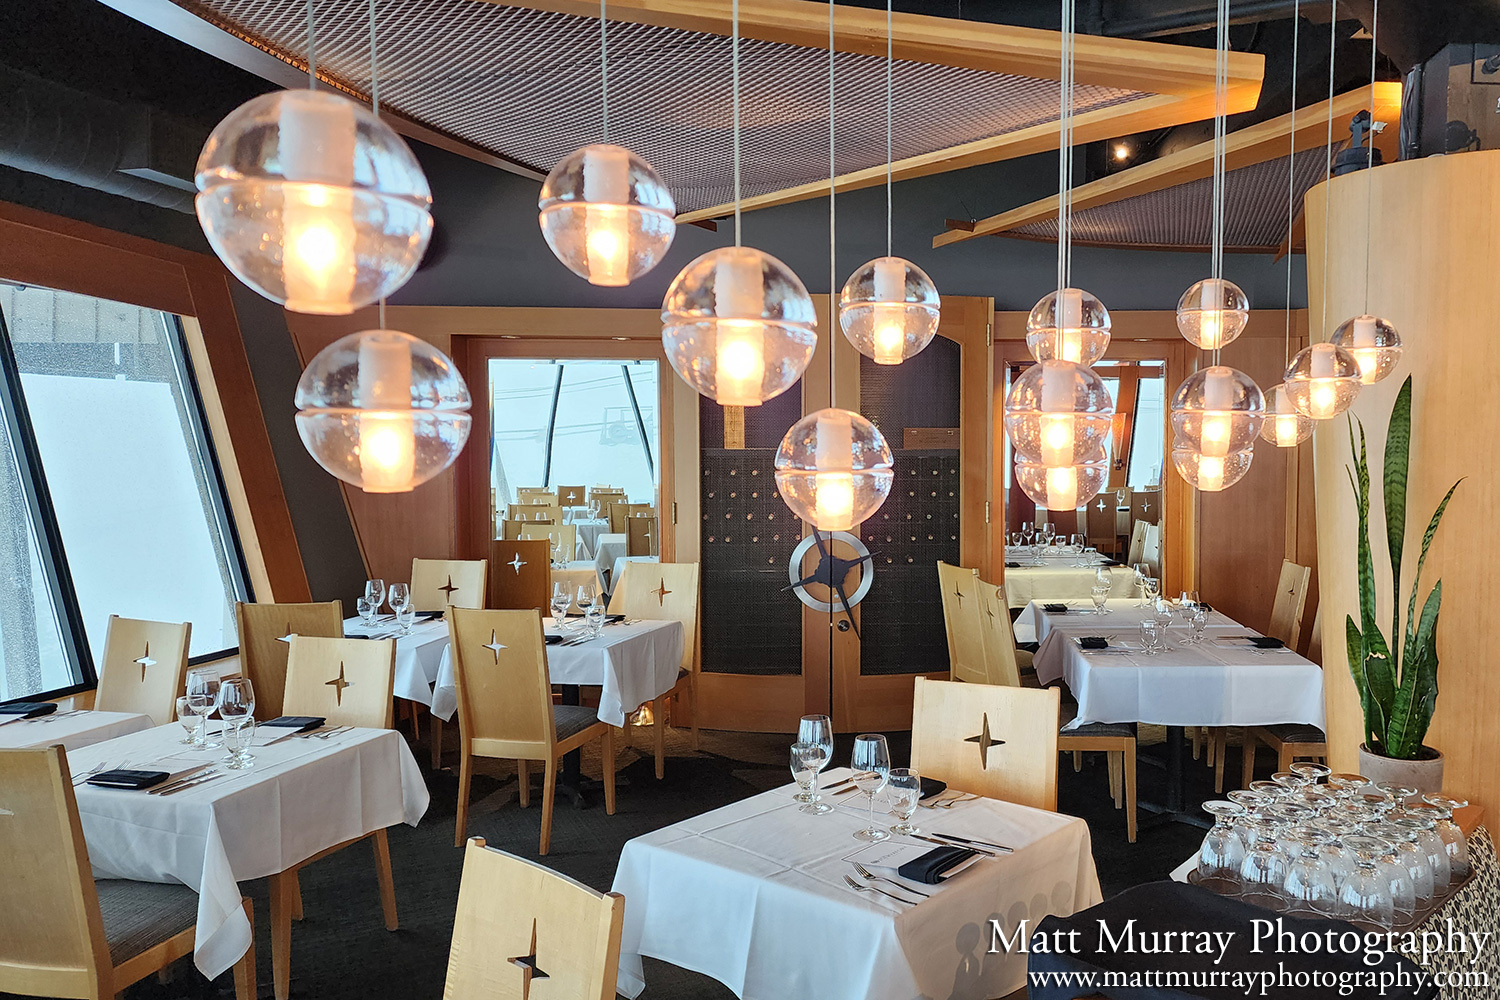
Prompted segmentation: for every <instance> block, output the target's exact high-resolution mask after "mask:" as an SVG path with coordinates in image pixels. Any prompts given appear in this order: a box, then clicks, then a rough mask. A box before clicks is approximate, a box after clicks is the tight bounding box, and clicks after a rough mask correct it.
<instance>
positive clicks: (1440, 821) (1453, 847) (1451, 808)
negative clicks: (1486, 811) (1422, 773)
mask: <svg viewBox="0 0 1500 1000" xmlns="http://www.w3.org/2000/svg"><path fill="white" fill-rule="evenodd" d="M1422 800H1423V801H1424V802H1426V803H1427V804H1428V805H1429V806H1431V807H1432V808H1434V809H1436V810H1437V813H1436V816H1437V832H1438V836H1440V837H1442V838H1443V844H1444V846H1446V847H1447V850H1448V867H1449V871H1450V873H1451V875H1450V878H1451V882H1452V884H1453V885H1457V884H1458V883H1460V882H1462V881H1463V880H1464V879H1466V878H1468V877H1469V871H1470V870H1471V868H1472V865H1471V864H1470V862H1469V844H1468V842H1467V841H1466V840H1465V839H1464V832H1463V830H1462V829H1461V828H1460V827H1459V825H1458V824H1457V823H1456V822H1454V820H1453V814H1454V813H1455V812H1457V811H1458V810H1460V809H1462V808H1464V807H1465V806H1467V805H1468V804H1469V803H1468V802H1466V801H1465V800H1463V799H1455V798H1453V797H1451V796H1448V795H1424V796H1422Z"/></svg>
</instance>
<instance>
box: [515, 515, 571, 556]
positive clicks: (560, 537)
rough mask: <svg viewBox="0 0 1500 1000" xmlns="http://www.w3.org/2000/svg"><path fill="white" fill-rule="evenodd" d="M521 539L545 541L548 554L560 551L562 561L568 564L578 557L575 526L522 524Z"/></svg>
mask: <svg viewBox="0 0 1500 1000" xmlns="http://www.w3.org/2000/svg"><path fill="white" fill-rule="evenodd" d="M521 537H522V538H523V539H537V538H541V539H545V540H546V542H547V551H548V552H549V553H552V552H555V551H557V550H559V549H561V550H562V561H563V562H568V561H570V560H572V559H575V558H577V556H578V525H576V524H523V525H521Z"/></svg>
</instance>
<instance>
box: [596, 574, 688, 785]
mask: <svg viewBox="0 0 1500 1000" xmlns="http://www.w3.org/2000/svg"><path fill="white" fill-rule="evenodd" d="M698 605H699V595H698V564H697V563H650V562H628V563H626V564H625V569H624V570H623V571H622V572H621V573H620V579H619V582H618V583H616V584H615V592H614V593H613V594H612V595H610V599H609V613H610V614H612V615H625V616H626V617H627V618H644V619H647V620H651V619H655V620H658V621H671V620H675V621H679V622H681V623H682V663H681V666H680V667H679V668H678V671H677V682H676V683H675V684H673V685H672V689H671V690H670V691H667V692H666V693H665V694H661V695H658V696H657V697H656V698H655V699H653V700H652V701H651V702H650V705H651V724H652V727H653V729H654V732H653V734H652V736H653V742H654V743H655V748H656V749H655V752H656V776H657V777H658V778H661V777H663V776H665V774H666V753H667V743H666V708H667V703H668V702H669V701H671V703H672V704H674V705H675V704H678V703H680V701H681V699H682V698H683V696H686V697H687V701H688V712H689V713H690V715H691V716H692V720H693V721H692V730H691V731H692V747H693V749H694V750H696V749H698V652H699V650H698Z"/></svg>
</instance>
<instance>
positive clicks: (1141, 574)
mask: <svg viewBox="0 0 1500 1000" xmlns="http://www.w3.org/2000/svg"><path fill="white" fill-rule="evenodd" d="M1130 571H1131V572H1132V573H1134V574H1135V589H1136V591H1137V593H1139V594H1140V596H1141V599H1140V600H1139V601H1137V602H1136V605H1135V606H1136V607H1138V608H1145V607H1150V605H1151V602H1150V601H1149V600H1147V598H1148V596H1149V595H1148V594H1147V593H1146V581H1147V580H1148V579H1150V578H1151V564H1150V563H1143V562H1138V563H1131V564H1130Z"/></svg>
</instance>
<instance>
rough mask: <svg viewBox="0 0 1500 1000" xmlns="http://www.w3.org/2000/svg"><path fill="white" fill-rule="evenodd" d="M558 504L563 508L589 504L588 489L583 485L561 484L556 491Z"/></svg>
mask: <svg viewBox="0 0 1500 1000" xmlns="http://www.w3.org/2000/svg"><path fill="white" fill-rule="evenodd" d="M556 496H557V505H558V506H559V507H562V508H563V509H565V510H566V509H567V508H569V507H583V506H586V505H587V504H588V490H586V489H584V488H583V487H582V486H559V487H558V488H557V491H556Z"/></svg>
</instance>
